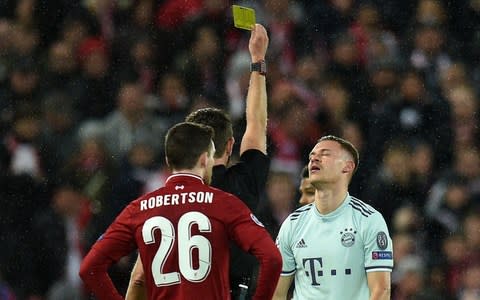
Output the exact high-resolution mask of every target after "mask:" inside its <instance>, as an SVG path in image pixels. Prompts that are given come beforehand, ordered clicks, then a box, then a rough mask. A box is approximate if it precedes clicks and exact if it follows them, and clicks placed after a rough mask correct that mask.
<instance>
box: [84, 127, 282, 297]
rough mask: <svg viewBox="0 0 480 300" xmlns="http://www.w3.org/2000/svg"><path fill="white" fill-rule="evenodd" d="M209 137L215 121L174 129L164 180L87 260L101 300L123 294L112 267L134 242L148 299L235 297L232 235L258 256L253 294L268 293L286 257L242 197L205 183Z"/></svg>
mask: <svg viewBox="0 0 480 300" xmlns="http://www.w3.org/2000/svg"><path fill="white" fill-rule="evenodd" d="M212 137H213V129H212V128H211V127H209V126H205V125H200V124H196V123H190V122H184V123H180V124H177V125H175V126H174V127H172V128H171V129H170V130H169V132H168V133H167V136H166V139H165V155H166V161H167V164H168V165H169V167H170V168H171V170H172V175H171V176H170V177H169V178H168V179H167V180H166V182H165V186H164V187H162V188H160V189H158V190H156V191H154V192H151V193H148V194H146V195H143V196H141V197H139V198H138V199H136V200H134V201H133V202H131V203H130V204H129V205H128V206H127V207H126V208H125V209H124V210H123V211H122V212H121V213H120V215H119V216H118V217H117V218H116V220H115V221H114V222H113V223H112V224H111V225H110V227H109V228H108V229H107V231H106V232H105V234H104V235H103V236H102V237H101V238H100V239H99V240H98V241H97V242H96V243H95V244H94V245H93V246H92V249H91V250H90V252H89V253H88V254H87V256H86V257H85V258H84V260H83V262H82V265H81V268H80V277H81V278H82V279H83V281H84V282H85V285H86V286H87V288H88V289H90V290H91V291H92V292H93V293H94V295H95V296H96V297H97V298H98V299H99V300H103V299H105V300H107V299H108V300H115V299H123V297H122V296H121V295H120V294H119V293H118V291H117V290H116V288H115V286H114V285H113V282H112V281H111V279H110V277H109V275H108V272H107V270H108V268H109V267H110V266H111V265H112V264H113V263H114V262H116V261H118V260H119V259H120V258H121V257H123V256H125V255H127V254H129V253H131V251H133V250H135V249H136V248H138V251H139V254H140V257H141V260H142V264H143V269H144V270H145V284H146V288H147V296H148V299H222V300H224V299H230V286H229V276H228V275H229V241H230V240H233V241H234V242H235V243H236V244H237V245H238V246H239V247H241V248H242V249H243V250H244V251H248V252H249V253H252V254H253V255H255V256H256V257H257V259H258V260H259V262H260V272H259V277H258V281H257V290H256V293H255V295H254V299H271V297H272V295H273V292H274V289H275V286H276V283H277V281H278V277H279V274H280V270H281V264H282V261H281V256H280V254H279V252H278V249H277V247H276V246H275V244H274V242H273V240H272V239H271V237H270V236H269V234H268V232H267V231H266V230H265V229H264V227H263V225H262V224H261V223H260V222H259V221H258V220H257V219H256V218H255V216H254V215H253V214H252V213H251V211H250V210H249V209H248V207H247V206H246V205H245V204H244V203H243V202H242V201H241V200H239V199H238V198H237V197H235V196H233V195H232V194H229V193H226V192H223V191H221V190H218V189H216V188H213V187H210V186H208V184H209V183H210V180H211V174H212V167H213V162H214V158H213V154H214V152H215V146H214V144H213V142H212Z"/></svg>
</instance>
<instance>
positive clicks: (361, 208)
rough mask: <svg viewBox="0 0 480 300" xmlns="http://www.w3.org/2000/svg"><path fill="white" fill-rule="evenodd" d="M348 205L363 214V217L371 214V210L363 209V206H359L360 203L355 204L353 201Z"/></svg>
mask: <svg viewBox="0 0 480 300" xmlns="http://www.w3.org/2000/svg"><path fill="white" fill-rule="evenodd" d="M349 205H350V206H351V207H353V209H355V210H358V211H359V212H360V213H361V214H362V215H364V216H365V217H367V218H368V217H369V216H370V215H371V214H373V212H370V211H368V210H366V209H364V208H363V207H361V206H360V205H358V204H356V203H355V202H353V201H352V202H350V203H349Z"/></svg>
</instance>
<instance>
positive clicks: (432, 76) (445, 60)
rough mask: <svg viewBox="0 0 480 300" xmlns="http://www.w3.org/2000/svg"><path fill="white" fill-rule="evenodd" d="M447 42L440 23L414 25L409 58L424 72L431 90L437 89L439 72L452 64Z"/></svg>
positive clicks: (426, 83)
mask: <svg viewBox="0 0 480 300" xmlns="http://www.w3.org/2000/svg"><path fill="white" fill-rule="evenodd" d="M429 1H431V0H429ZM431 2H436V3H439V2H437V1H431ZM447 42H448V41H447V37H446V36H445V32H444V31H443V28H442V27H441V25H440V24H437V23H419V24H417V25H416V27H415V32H414V43H413V49H412V51H411V52H410V55H409V57H410V58H409V60H410V64H411V65H412V66H413V67H414V68H415V69H416V70H418V71H421V72H423V73H424V74H425V85H426V87H427V89H428V90H431V91H432V92H438V91H439V84H438V83H439V78H440V73H441V72H442V70H444V69H446V68H448V67H449V66H450V65H451V64H452V57H451V56H450V55H449V53H448V51H447V49H446V45H447Z"/></svg>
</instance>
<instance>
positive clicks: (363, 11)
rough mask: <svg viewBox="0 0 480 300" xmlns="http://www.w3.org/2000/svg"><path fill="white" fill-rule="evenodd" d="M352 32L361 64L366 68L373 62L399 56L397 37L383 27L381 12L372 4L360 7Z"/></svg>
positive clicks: (364, 4) (351, 28)
mask: <svg viewBox="0 0 480 300" xmlns="http://www.w3.org/2000/svg"><path fill="white" fill-rule="evenodd" d="M350 32H351V33H352V35H353V37H354V38H355V43H356V47H357V50H358V52H359V61H360V64H362V65H364V66H365V65H368V64H370V63H371V62H372V60H381V59H382V58H388V57H395V56H397V55H398V49H397V47H398V46H397V40H396V37H395V36H394V35H393V34H392V33H390V32H389V31H387V30H385V28H384V27H383V26H382V24H381V19H380V12H379V11H378V8H377V7H376V6H375V5H374V4H372V3H363V4H360V5H359V7H358V8H357V15H356V17H355V20H354V21H353V23H352V25H351V26H350Z"/></svg>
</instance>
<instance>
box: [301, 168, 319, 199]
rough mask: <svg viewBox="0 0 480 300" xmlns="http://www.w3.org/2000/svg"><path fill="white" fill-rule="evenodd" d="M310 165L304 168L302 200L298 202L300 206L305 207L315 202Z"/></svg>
mask: <svg viewBox="0 0 480 300" xmlns="http://www.w3.org/2000/svg"><path fill="white" fill-rule="evenodd" d="M308 172H309V171H308V165H306V166H305V167H303V169H302V173H301V174H300V175H301V179H300V186H299V188H298V189H299V192H300V199H299V200H298V205H300V206H303V205H307V204H310V203H313V202H315V188H314V187H313V185H312V183H311V182H310V180H309V179H308V176H309V174H308Z"/></svg>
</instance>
